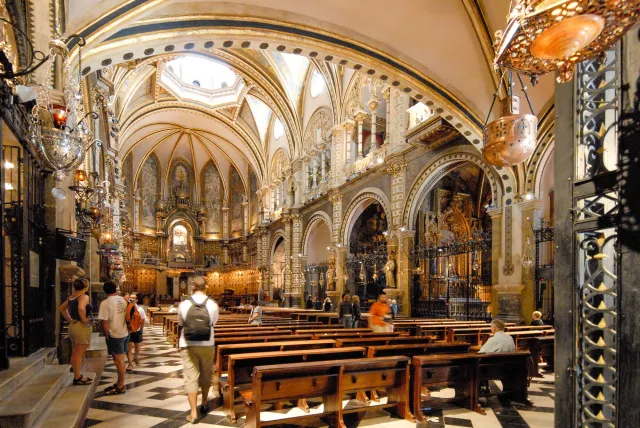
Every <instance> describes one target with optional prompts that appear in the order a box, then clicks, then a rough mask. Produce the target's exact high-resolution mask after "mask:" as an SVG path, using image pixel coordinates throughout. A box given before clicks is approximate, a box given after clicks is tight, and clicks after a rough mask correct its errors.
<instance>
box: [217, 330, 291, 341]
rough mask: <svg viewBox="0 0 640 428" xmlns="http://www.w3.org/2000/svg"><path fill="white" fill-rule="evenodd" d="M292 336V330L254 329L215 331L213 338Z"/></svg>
mask: <svg viewBox="0 0 640 428" xmlns="http://www.w3.org/2000/svg"><path fill="white" fill-rule="evenodd" d="M291 334H293V331H292V330H267V331H256V330H254V329H251V330H246V331H216V332H215V337H216V339H222V338H223V337H246V336H251V337H260V336H274V335H291Z"/></svg>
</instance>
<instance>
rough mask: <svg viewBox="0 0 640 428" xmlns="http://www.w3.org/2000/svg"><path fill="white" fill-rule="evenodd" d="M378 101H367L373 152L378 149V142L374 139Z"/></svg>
mask: <svg viewBox="0 0 640 428" xmlns="http://www.w3.org/2000/svg"><path fill="white" fill-rule="evenodd" d="M378 104H379V102H378V100H376V99H370V100H369V111H370V112H371V150H372V151H373V150H375V149H377V148H378V140H377V139H376V128H377V125H376V121H377V120H378V116H377V113H378Z"/></svg>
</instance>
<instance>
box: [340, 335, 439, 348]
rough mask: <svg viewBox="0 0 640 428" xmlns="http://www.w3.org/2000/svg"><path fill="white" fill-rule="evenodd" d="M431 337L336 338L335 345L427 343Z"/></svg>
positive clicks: (430, 340)
mask: <svg viewBox="0 0 640 428" xmlns="http://www.w3.org/2000/svg"><path fill="white" fill-rule="evenodd" d="M431 342H432V339H431V338H430V337H415V336H408V337H405V336H403V337H388V338H385V337H382V338H377V337H363V338H346V339H337V340H336V347H337V348H341V347H343V346H366V347H368V346H381V345H404V344H410V343H421V344H427V343H431Z"/></svg>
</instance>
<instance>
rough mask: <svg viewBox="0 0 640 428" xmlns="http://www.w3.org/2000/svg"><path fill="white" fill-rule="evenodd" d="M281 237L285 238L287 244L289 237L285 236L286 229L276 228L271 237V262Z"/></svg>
mask: <svg viewBox="0 0 640 428" xmlns="http://www.w3.org/2000/svg"><path fill="white" fill-rule="evenodd" d="M279 238H282V239H284V244H285V245H287V237H286V236H285V233H284V230H282V229H278V230H276V231H275V232H274V233H273V238H271V245H270V247H269V248H271V250H270V251H269V262H271V260H272V259H273V253H274V252H275V251H276V244H277V242H278V239H279Z"/></svg>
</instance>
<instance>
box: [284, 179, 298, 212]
mask: <svg viewBox="0 0 640 428" xmlns="http://www.w3.org/2000/svg"><path fill="white" fill-rule="evenodd" d="M296 188H297V187H296V184H295V176H294V175H291V176H289V185H288V186H287V189H286V190H287V206H288V207H289V208H292V207H293V206H294V205H295V203H296V201H295V199H294V195H297V194H298V193H299V192H297V191H296Z"/></svg>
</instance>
